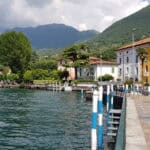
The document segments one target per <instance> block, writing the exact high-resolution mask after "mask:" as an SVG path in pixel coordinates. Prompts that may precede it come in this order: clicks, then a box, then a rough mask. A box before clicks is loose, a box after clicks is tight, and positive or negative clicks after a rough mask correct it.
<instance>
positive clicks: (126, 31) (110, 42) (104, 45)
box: [87, 5, 150, 49]
mask: <svg viewBox="0 0 150 150" xmlns="http://www.w3.org/2000/svg"><path fill="white" fill-rule="evenodd" d="M133 29H134V31H133ZM133 32H134V37H135V40H140V39H143V38H146V37H150V5H149V6H147V7H145V8H143V9H142V10H140V11H138V12H136V13H134V14H132V15H130V16H128V17H126V18H124V19H122V20H120V21H117V22H116V23H114V24H112V25H111V26H110V27H108V28H107V29H106V30H104V31H103V32H102V33H100V34H98V35H97V37H96V38H94V39H92V40H89V41H88V42H87V43H88V45H89V46H90V47H91V48H95V49H108V48H110V49H116V48H118V47H119V46H122V45H124V44H127V43H131V42H132V33H133Z"/></svg>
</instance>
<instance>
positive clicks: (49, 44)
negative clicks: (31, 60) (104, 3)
mask: <svg viewBox="0 0 150 150" xmlns="http://www.w3.org/2000/svg"><path fill="white" fill-rule="evenodd" d="M12 30H13V31H18V32H23V33H24V34H26V35H27V37H28V38H29V40H30V41H31V44H32V47H33V48H34V49H44V48H45V49H47V48H54V49H56V48H63V47H65V46H69V45H72V44H74V43H76V42H79V41H84V40H89V39H91V38H93V37H94V36H95V35H96V34H97V33H98V32H97V31H94V30H87V31H82V32H80V31H78V30H76V29H75V28H73V27H71V26H66V25H64V24H48V25H41V26H37V27H35V28H34V27H27V28H14V29H12ZM12 30H11V31H12Z"/></svg>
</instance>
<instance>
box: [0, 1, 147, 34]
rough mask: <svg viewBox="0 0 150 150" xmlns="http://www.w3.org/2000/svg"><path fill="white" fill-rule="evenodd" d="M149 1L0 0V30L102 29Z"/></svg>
mask: <svg viewBox="0 0 150 150" xmlns="http://www.w3.org/2000/svg"><path fill="white" fill-rule="evenodd" d="M148 1H149V0H105V1H101V0H94V1H93V0H43V1H42V0H5V1H4V0H0V22H1V24H0V28H4V27H5V28H8V27H9V28H11V27H16V26H36V25H40V24H49V23H64V24H67V25H70V26H73V27H75V28H77V29H79V30H85V29H96V30H98V31H102V30H104V29H105V28H106V27H108V26H109V25H111V24H112V23H113V22H115V21H117V20H119V19H121V18H123V17H126V16H128V15H130V14H132V13H134V12H136V11H138V10H139V9H141V8H143V7H145V6H147V5H148V4H149V2H148Z"/></svg>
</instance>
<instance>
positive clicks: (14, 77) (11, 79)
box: [7, 73, 19, 81]
mask: <svg viewBox="0 0 150 150" xmlns="http://www.w3.org/2000/svg"><path fill="white" fill-rule="evenodd" d="M7 79H8V80H10V81H16V80H18V79H19V76H18V75H17V74H15V73H11V74H8V75H7Z"/></svg>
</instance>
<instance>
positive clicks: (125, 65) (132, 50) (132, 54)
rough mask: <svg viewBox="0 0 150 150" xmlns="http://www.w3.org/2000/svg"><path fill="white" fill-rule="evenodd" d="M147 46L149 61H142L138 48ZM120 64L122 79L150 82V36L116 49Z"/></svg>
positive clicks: (119, 69)
mask: <svg viewBox="0 0 150 150" xmlns="http://www.w3.org/2000/svg"><path fill="white" fill-rule="evenodd" d="M139 47H141V48H146V49H147V51H148V57H147V62H144V65H143V68H142V64H141V63H142V62H141V59H140V57H139V56H138V54H137V49H138V48H139ZM116 53H117V62H118V63H119V66H118V73H119V74H118V76H119V77H120V79H121V80H122V81H125V80H127V79H131V80H133V81H144V82H146V79H147V80H149V82H150V76H149V71H150V38H146V39H143V40H140V41H137V42H134V43H132V44H129V45H125V46H122V47H120V48H119V49H117V50H116Z"/></svg>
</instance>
